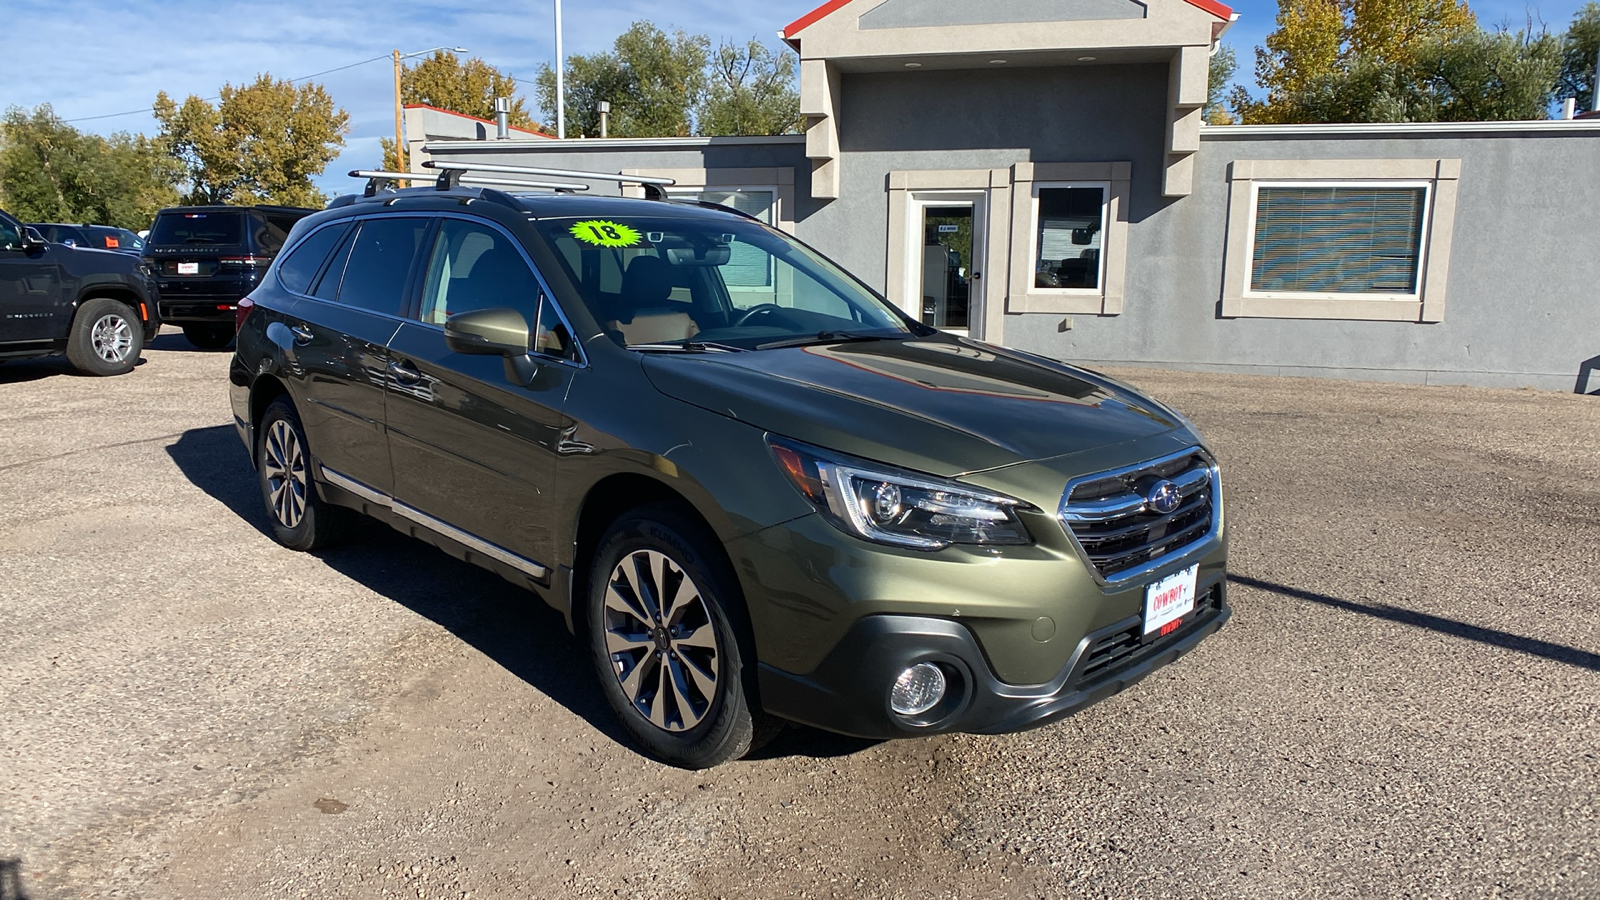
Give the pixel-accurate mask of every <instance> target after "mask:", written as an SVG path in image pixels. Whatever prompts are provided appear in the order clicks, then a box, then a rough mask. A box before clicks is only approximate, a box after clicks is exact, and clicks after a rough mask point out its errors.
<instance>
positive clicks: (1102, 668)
mask: <svg viewBox="0 0 1600 900" xmlns="http://www.w3.org/2000/svg"><path fill="white" fill-rule="evenodd" d="M1221 605H1222V586H1221V585H1220V584H1219V585H1213V586H1212V587H1211V589H1210V590H1208V591H1206V592H1205V593H1204V594H1201V595H1200V596H1199V597H1196V598H1195V603H1194V612H1192V613H1190V614H1189V618H1188V620H1187V623H1186V625H1185V626H1184V627H1181V628H1179V629H1178V630H1177V631H1176V632H1174V633H1172V634H1168V635H1163V636H1160V637H1157V636H1156V635H1155V634H1153V633H1152V634H1151V636H1150V639H1149V640H1148V641H1146V640H1145V639H1144V638H1143V637H1142V636H1141V635H1142V632H1143V628H1144V625H1143V623H1142V622H1140V621H1137V620H1136V621H1134V623H1133V624H1132V625H1128V626H1127V627H1125V628H1121V629H1119V630H1117V631H1113V632H1111V633H1110V634H1104V635H1102V636H1100V637H1099V638H1096V639H1095V640H1094V642H1093V643H1091V644H1090V645H1089V649H1088V650H1086V651H1084V654H1083V660H1082V662H1080V663H1078V671H1077V673H1076V674H1075V675H1074V676H1073V682H1074V683H1075V684H1084V683H1086V682H1090V681H1094V680H1095V679H1097V678H1099V677H1100V676H1102V675H1109V674H1111V673H1113V672H1115V671H1117V670H1118V669H1121V668H1123V667H1124V666H1125V665H1127V664H1132V663H1133V662H1134V661H1135V660H1134V659H1133V657H1134V656H1136V655H1137V654H1138V653H1139V652H1140V651H1141V650H1145V649H1147V648H1157V647H1159V646H1160V645H1163V644H1166V643H1168V642H1170V641H1175V640H1177V639H1178V637H1179V635H1180V634H1182V633H1184V632H1187V631H1188V630H1189V629H1188V627H1187V625H1188V624H1193V623H1194V622H1197V621H1199V620H1201V619H1204V618H1207V617H1208V616H1210V615H1211V613H1212V612H1213V611H1214V610H1216V609H1217V608H1218V607H1220V606H1221Z"/></svg>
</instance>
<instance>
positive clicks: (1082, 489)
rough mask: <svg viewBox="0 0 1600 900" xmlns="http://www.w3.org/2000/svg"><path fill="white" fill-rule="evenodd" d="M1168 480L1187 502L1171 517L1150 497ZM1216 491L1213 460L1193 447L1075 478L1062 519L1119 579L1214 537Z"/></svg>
mask: <svg viewBox="0 0 1600 900" xmlns="http://www.w3.org/2000/svg"><path fill="white" fill-rule="evenodd" d="M1163 481H1166V482H1171V483H1172V484H1173V485H1175V486H1176V487H1177V493H1178V495H1179V497H1180V498H1181V499H1180V501H1179V503H1178V506H1177V508H1176V509H1173V510H1172V511H1170V512H1167V513H1160V512H1157V511H1155V510H1154V509H1151V508H1150V507H1151V503H1150V500H1149V496H1150V493H1151V491H1152V489H1153V488H1155V487H1156V486H1157V485H1159V484H1161V482H1163ZM1216 490H1217V479H1216V471H1215V468H1214V467H1213V466H1212V464H1211V461H1210V460H1209V459H1207V458H1206V456H1205V454H1204V453H1202V452H1201V451H1200V450H1199V449H1197V448H1196V449H1190V450H1186V451H1184V452H1182V453H1177V454H1173V455H1172V456H1166V457H1162V458H1161V459H1155V460H1151V461H1149V462H1146V463H1141V464H1139V465H1137V466H1129V467H1128V468H1126V469H1117V470H1114V471H1111V472H1102V473H1100V474H1097V475H1090V476H1087V477H1085V478H1078V479H1074V480H1073V481H1072V483H1071V484H1069V485H1067V490H1066V492H1065V493H1064V494H1063V495H1062V498H1061V521H1062V524H1064V525H1066V527H1067V528H1068V529H1069V530H1070V531H1071V532H1072V536H1073V537H1074V538H1076V539H1077V542H1078V546H1079V547H1081V548H1082V549H1083V553H1084V555H1085V556H1087V557H1088V559H1089V563H1090V564H1091V565H1093V566H1094V569H1095V571H1096V572H1098V573H1099V574H1100V577H1101V578H1102V579H1105V580H1106V581H1119V580H1123V579H1127V578H1132V577H1134V576H1135V575H1137V574H1139V573H1140V572H1142V571H1144V570H1146V569H1148V568H1150V567H1153V566H1157V565H1160V564H1161V563H1162V562H1164V561H1166V560H1167V559H1168V558H1170V557H1171V556H1172V555H1173V554H1176V553H1178V552H1179V551H1181V550H1183V549H1184V548H1185V547H1189V546H1192V545H1194V544H1197V543H1199V542H1201V541H1203V540H1205V539H1206V538H1208V537H1210V536H1211V534H1212V532H1213V531H1214V529H1215V526H1216V516H1215V506H1216V504H1215V497H1214V495H1215V493H1216Z"/></svg>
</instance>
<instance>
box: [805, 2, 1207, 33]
mask: <svg viewBox="0 0 1600 900" xmlns="http://www.w3.org/2000/svg"><path fill="white" fill-rule="evenodd" d="M849 2H850V0H828V2H827V3H824V4H822V5H821V6H819V7H817V8H816V9H813V10H812V11H811V12H808V13H806V14H805V15H803V16H801V17H800V18H798V19H795V20H794V21H793V22H790V23H789V25H788V26H787V27H786V28H784V29H783V31H781V32H779V33H780V34H782V35H783V37H784V39H785V40H790V41H793V40H794V39H795V36H796V35H798V34H799V33H800V32H801V31H804V30H805V29H807V28H809V27H811V26H812V25H815V24H816V23H817V22H819V21H821V20H823V19H826V18H827V17H828V16H830V15H832V14H833V13H834V12H835V11H836V10H838V9H839V7H841V6H844V5H846V4H848V3H849ZM1183 2H1185V3H1187V4H1189V5H1190V6H1194V7H1198V8H1199V9H1203V10H1205V11H1206V12H1208V13H1211V14H1212V15H1213V16H1216V17H1217V18H1219V19H1221V20H1222V21H1224V22H1226V21H1228V20H1229V19H1231V18H1233V8H1232V7H1229V6H1224V5H1223V4H1221V3H1218V2H1217V0H1183Z"/></svg>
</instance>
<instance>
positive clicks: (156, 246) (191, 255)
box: [144, 206, 314, 350]
mask: <svg viewBox="0 0 1600 900" xmlns="http://www.w3.org/2000/svg"><path fill="white" fill-rule="evenodd" d="M312 212H314V210H310V209H301V208H299V207H294V206H177V207H172V208H170V209H163V210H162V211H161V212H159V213H157V214H156V220H155V224H153V225H151V226H150V234H149V235H148V236H147V237H146V238H145V243H144V259H145V262H147V263H148V264H149V265H150V268H151V269H152V270H153V271H154V272H155V276H156V284H157V286H158V287H159V288H160V289H161V320H162V321H164V322H170V323H172V324H174V325H181V326H183V336H184V337H186V338H188V339H189V342H190V343H191V344H194V345H195V346H196V347H203V348H206V349H210V350H214V349H217V348H220V347H226V346H228V342H229V341H231V340H233V331H234V313H235V311H236V308H237V305H238V303H239V298H241V297H243V296H244V295H246V294H248V293H250V291H251V289H252V288H254V287H255V286H256V283H257V282H258V281H259V280H260V278H261V274H262V273H263V272H265V271H266V270H267V267H268V266H270V265H272V260H273V258H274V257H276V256H277V255H278V250H279V249H281V248H282V247H283V242H284V239H285V238H287V237H288V236H289V230H290V229H292V228H293V227H294V223H296V222H298V221H300V220H301V219H302V218H304V217H306V216H308V215H310V214H311V213H312Z"/></svg>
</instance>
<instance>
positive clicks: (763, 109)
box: [695, 38, 800, 135]
mask: <svg viewBox="0 0 1600 900" xmlns="http://www.w3.org/2000/svg"><path fill="white" fill-rule="evenodd" d="M695 118H696V120H697V124H698V131H699V133H700V134H705V135H728V134H753V135H761V134H788V133H790V132H793V131H795V130H796V129H797V128H798V127H799V124H800V92H799V91H798V90H797V89H796V87H795V58H794V56H793V55H792V54H789V53H783V52H778V53H774V52H773V51H772V49H771V48H769V47H767V45H765V44H763V43H761V42H760V41H758V40H756V39H754V38H751V39H750V40H749V41H748V42H747V43H745V44H744V45H742V46H741V45H738V44H723V45H722V46H720V47H718V48H717V52H716V53H714V54H713V55H712V56H711V60H710V74H709V77H708V78H707V87H706V92H705V96H704V97H703V98H702V99H701V101H700V109H699V111H698V113H697V115H696V117H695Z"/></svg>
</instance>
